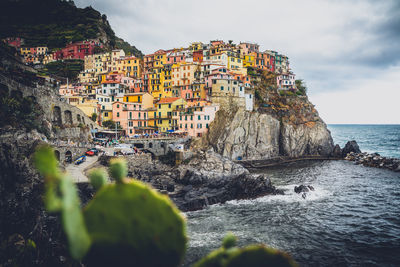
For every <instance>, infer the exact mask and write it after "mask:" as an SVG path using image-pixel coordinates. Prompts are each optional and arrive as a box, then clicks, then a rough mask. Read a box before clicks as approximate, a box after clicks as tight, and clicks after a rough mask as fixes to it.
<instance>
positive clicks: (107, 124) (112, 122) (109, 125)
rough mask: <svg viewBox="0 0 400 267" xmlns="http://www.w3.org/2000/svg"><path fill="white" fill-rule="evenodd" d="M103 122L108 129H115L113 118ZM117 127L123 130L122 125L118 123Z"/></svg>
mask: <svg viewBox="0 0 400 267" xmlns="http://www.w3.org/2000/svg"><path fill="white" fill-rule="evenodd" d="M102 124H103V127H104V128H107V129H110V130H115V121H113V120H108V121H103V123H102ZM117 129H118V130H122V127H121V125H118V126H117Z"/></svg>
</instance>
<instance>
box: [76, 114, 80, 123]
mask: <svg viewBox="0 0 400 267" xmlns="http://www.w3.org/2000/svg"><path fill="white" fill-rule="evenodd" d="M76 119H77V120H78V122H81V115H79V114H76Z"/></svg>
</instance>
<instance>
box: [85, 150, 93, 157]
mask: <svg viewBox="0 0 400 267" xmlns="http://www.w3.org/2000/svg"><path fill="white" fill-rule="evenodd" d="M85 154H86V156H94V151H93V150H88V151H86V153H85Z"/></svg>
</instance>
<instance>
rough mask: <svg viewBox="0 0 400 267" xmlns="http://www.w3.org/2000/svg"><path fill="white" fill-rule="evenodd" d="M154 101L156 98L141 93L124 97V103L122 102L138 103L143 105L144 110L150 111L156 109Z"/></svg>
mask: <svg viewBox="0 0 400 267" xmlns="http://www.w3.org/2000/svg"><path fill="white" fill-rule="evenodd" d="M153 100H154V97H153V96H152V95H151V94H149V93H147V92H141V93H132V94H125V95H124V97H123V101H121V102H127V103H138V104H141V108H142V109H149V108H153V107H154V105H153Z"/></svg>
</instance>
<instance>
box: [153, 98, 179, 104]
mask: <svg viewBox="0 0 400 267" xmlns="http://www.w3.org/2000/svg"><path fill="white" fill-rule="evenodd" d="M178 99H180V98H179V97H165V98H161V99H160V101H158V103H157V104H168V103H172V102H175V101H176V100H178Z"/></svg>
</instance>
